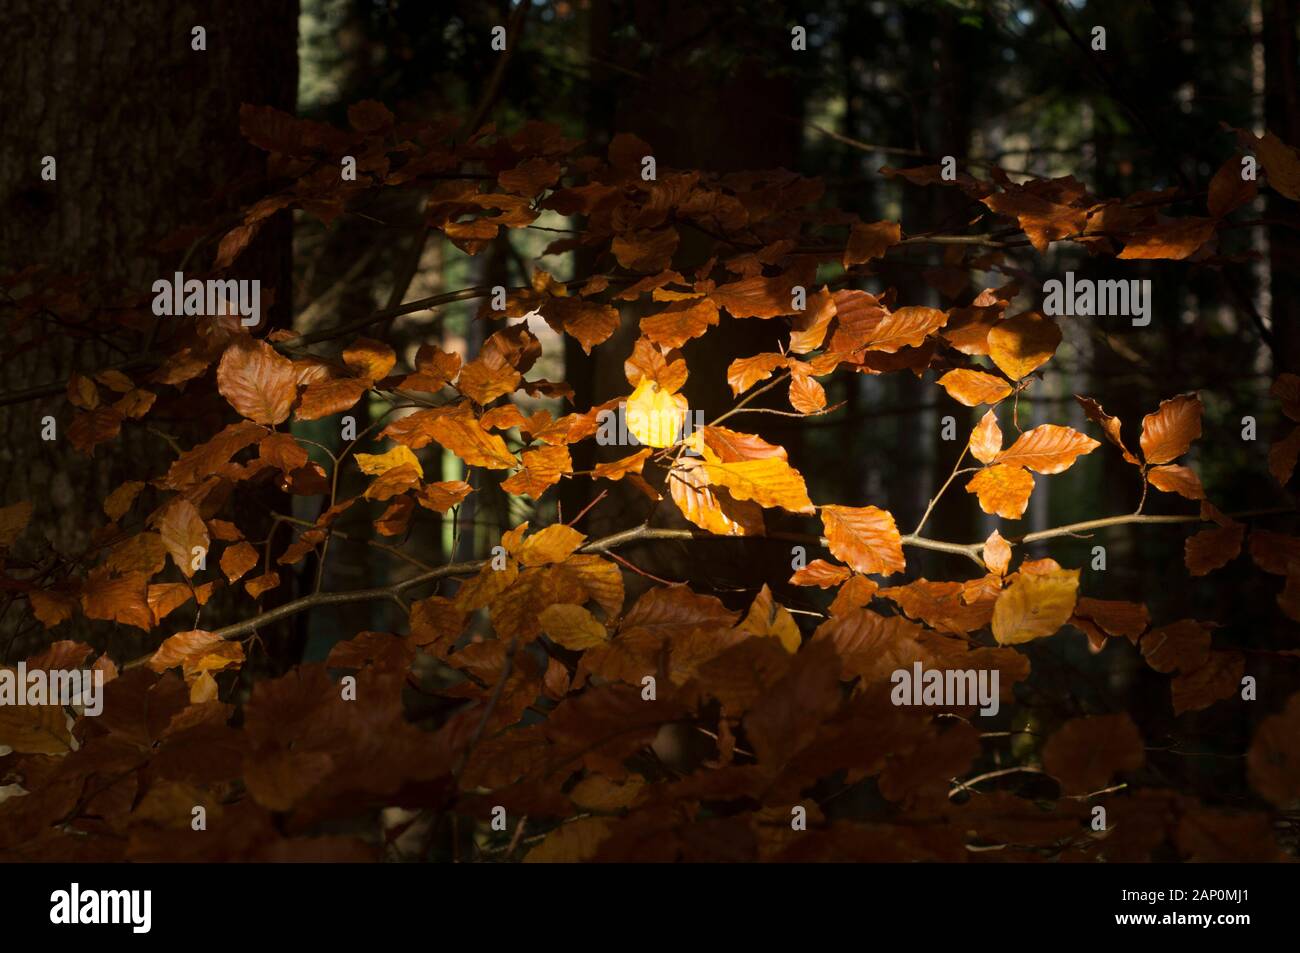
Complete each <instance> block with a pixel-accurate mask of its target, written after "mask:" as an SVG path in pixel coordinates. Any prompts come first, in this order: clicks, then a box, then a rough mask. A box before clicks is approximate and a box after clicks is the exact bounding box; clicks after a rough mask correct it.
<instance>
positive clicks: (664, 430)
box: [624, 380, 687, 448]
mask: <svg viewBox="0 0 1300 953" xmlns="http://www.w3.org/2000/svg"><path fill="white" fill-rule="evenodd" d="M686 413H687V405H686V398H685V397H683V396H681V395H680V394H672V393H669V392H668V391H666V390H661V389H660V388H659V385H657V384H655V383H654V382H653V381H650V380H642V381H641V383H640V384H638V385H637V387H636V390H634V391H633V392H632V396H631V397H629V398H628V399H627V406H626V407H625V408H624V414H625V415H626V420H627V430H628V433H630V434H632V436H634V437H636V439H637V440H638V441H640V442H641V443H643V444H645V445H646V446H648V447H660V448H661V447H671V446H672V445H673V444H674V443H676V442H677V437H678V435H679V434H680V433H681V430H682V425H683V424H684V423H685V422H686Z"/></svg>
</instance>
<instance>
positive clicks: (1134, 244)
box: [1118, 218, 1214, 261]
mask: <svg viewBox="0 0 1300 953" xmlns="http://www.w3.org/2000/svg"><path fill="white" fill-rule="evenodd" d="M1213 234H1214V219H1212V218H1184V219H1179V220H1178V221H1176V222H1161V223H1160V224H1159V225H1154V226H1152V227H1151V228H1147V229H1144V230H1142V231H1140V232H1138V233H1136V234H1134V235H1133V237H1132V238H1130V239H1129V240H1128V241H1127V242H1125V244H1124V250H1123V251H1122V252H1120V253H1119V255H1118V257H1119V258H1126V259H1134V258H1165V259H1172V260H1174V261H1181V260H1182V259H1184V258H1187V257H1188V256H1189V255H1191V254H1192V253H1193V252H1195V251H1196V250H1197V249H1198V248H1200V247H1201V246H1202V245H1204V244H1205V243H1206V242H1207V241H1209V240H1210V236H1212V235H1213Z"/></svg>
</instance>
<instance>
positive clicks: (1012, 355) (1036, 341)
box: [988, 311, 1061, 381]
mask: <svg viewBox="0 0 1300 953" xmlns="http://www.w3.org/2000/svg"><path fill="white" fill-rule="evenodd" d="M1060 343H1061V329H1060V328H1059V327H1057V325H1056V322H1054V321H1052V320H1051V319H1050V318H1045V317H1043V316H1042V315H1041V314H1038V313H1037V312H1034V311H1026V312H1025V313H1024V314H1018V315H1016V316H1015V317H1014V318H1007V319H1006V320H1005V321H999V322H998V323H997V324H995V325H993V327H992V328H990V329H989V333H988V346H989V357H991V358H992V359H993V363H994V364H996V365H997V366H998V370H1000V371H1002V373H1003V374H1006V375H1007V377H1009V378H1011V379H1012V380H1013V381H1018V380H1021V379H1022V378H1025V377H1027V376H1029V374H1031V373H1033V372H1034V371H1035V370H1037V369H1038V368H1040V367H1042V366H1043V365H1044V364H1046V363H1047V362H1048V361H1049V360H1051V357H1052V355H1053V354H1055V353H1056V349H1057V347H1059V346H1060Z"/></svg>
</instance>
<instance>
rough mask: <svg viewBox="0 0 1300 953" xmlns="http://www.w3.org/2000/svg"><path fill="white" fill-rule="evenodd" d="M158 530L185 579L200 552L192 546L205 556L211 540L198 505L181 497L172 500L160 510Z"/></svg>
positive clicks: (190, 573)
mask: <svg viewBox="0 0 1300 953" xmlns="http://www.w3.org/2000/svg"><path fill="white" fill-rule="evenodd" d="M158 532H159V534H160V535H161V536H162V541H163V545H164V546H166V547H167V552H168V554H169V555H170V556H171V557H172V562H174V563H175V564H176V568H177V569H179V570H180V571H181V572H182V573H184V574H185V577H186V578H187V579H188V578H189V577H191V576H193V575H194V571H195V570H194V561H195V559H196V558H197V557H198V556H199V555H200V553H196V550H199V551H201V554H202V555H204V556H206V554H207V551H208V546H209V544H210V543H211V540H210V538H209V536H208V528H207V526H206V525H204V522H203V517H202V516H200V515H199V511H198V509H197V508H196V507H195V506H194V504H193V503H191V502H190V501H189V500H187V499H185V498H183V497H182V498H180V499H177V500H175V501H174V502H173V503H172V504H171V506H169V507H168V508H167V510H166V512H165V513H164V514H163V517H162V520H161V521H160V522H159V524H158Z"/></svg>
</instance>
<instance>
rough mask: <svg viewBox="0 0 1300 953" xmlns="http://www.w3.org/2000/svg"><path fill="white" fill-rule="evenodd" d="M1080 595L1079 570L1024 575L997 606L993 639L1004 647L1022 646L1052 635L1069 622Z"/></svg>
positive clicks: (1009, 588) (1004, 592)
mask: <svg viewBox="0 0 1300 953" xmlns="http://www.w3.org/2000/svg"><path fill="white" fill-rule="evenodd" d="M1078 595H1079V570H1077V569H1057V570H1054V571H1052V572H1046V573H1042V574H1040V575H1032V576H1026V575H1024V574H1023V573H1022V574H1021V575H1020V576H1019V578H1017V579H1016V581H1015V582H1013V583H1012V584H1011V585H1010V586H1009V587H1007V589H1005V590H1004V591H1003V592H1002V595H1000V596H998V601H997V604H996V605H994V606H993V637H994V638H995V639H997V641H998V644H1000V645H1018V644H1020V643H1021V642H1032V641H1033V640H1034V639H1041V638H1042V637H1043V636H1046V635H1051V634H1052V633H1054V632H1056V630H1057V629H1059V628H1060V627H1061V626H1063V625H1065V623H1066V622H1067V621H1068V620H1069V618H1070V615H1071V614H1072V613H1073V612H1074V604H1075V601H1076V600H1077V598H1078Z"/></svg>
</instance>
